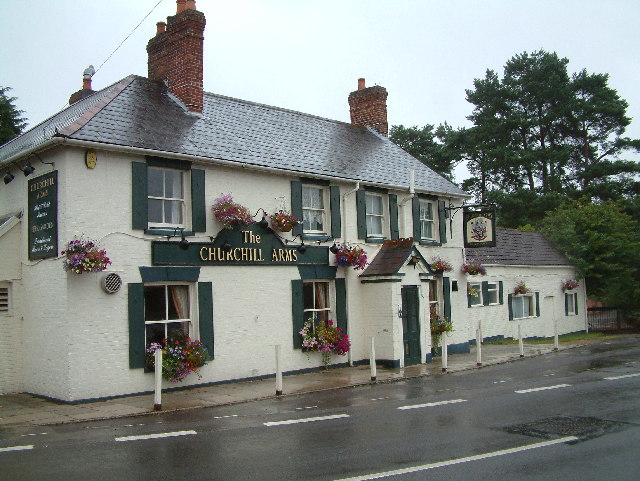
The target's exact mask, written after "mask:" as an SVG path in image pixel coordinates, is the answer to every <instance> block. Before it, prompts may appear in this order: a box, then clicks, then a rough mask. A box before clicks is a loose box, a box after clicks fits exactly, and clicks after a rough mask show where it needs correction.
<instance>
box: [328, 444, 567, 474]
mask: <svg viewBox="0 0 640 481" xmlns="http://www.w3.org/2000/svg"><path fill="white" fill-rule="evenodd" d="M577 440H578V438H577V437H575V436H567V437H564V438H560V439H553V440H551V441H543V442H541V443H535V444H526V445H524V446H517V447H515V448H509V449H502V450H500V451H493V452H490V453H485V454H476V455H475V456H467V457H465V458H456V459H450V460H448V461H440V462H439V463H430V464H422V465H420V466H414V467H413V468H403V469H395V470H393V471H384V472H381V473H373V474H367V475H364V476H354V477H351V478H342V479H336V480H334V481H369V480H371V479H382V478H389V477H391V476H398V475H400V474H409V473H417V472H419V471H427V470H429V469H435V468H444V467H447V466H454V465H456V464H463V463H469V462H471V461H481V460H483V459H489V458H495V457H498V456H505V455H507V454H516V453H521V452H523V451H529V450H531V449H538V448H544V447H547V446H553V445H556V444H563V443H568V442H571V441H577Z"/></svg>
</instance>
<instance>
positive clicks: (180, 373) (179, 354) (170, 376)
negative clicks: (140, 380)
mask: <svg viewBox="0 0 640 481" xmlns="http://www.w3.org/2000/svg"><path fill="white" fill-rule="evenodd" d="M158 349H159V350H161V351H162V377H163V378H165V379H166V380H168V381H171V382H181V381H183V380H184V379H185V378H186V377H187V376H188V375H189V374H191V373H192V372H194V373H196V375H197V376H198V378H200V377H201V376H200V372H199V371H198V369H200V368H201V367H202V366H204V365H205V364H206V363H207V362H208V361H209V353H208V352H207V348H206V347H204V345H203V344H202V341H199V340H195V341H192V340H191V338H189V337H185V336H177V337H174V338H172V339H169V340H167V339H163V340H162V343H157V342H152V343H151V344H149V346H148V347H147V350H146V363H147V367H148V368H149V369H151V370H153V369H155V365H154V364H155V352H156V351H157V350H158Z"/></svg>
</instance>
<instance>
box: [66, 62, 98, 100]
mask: <svg viewBox="0 0 640 481" xmlns="http://www.w3.org/2000/svg"><path fill="white" fill-rule="evenodd" d="M94 73H96V69H94V68H93V65H89V66H88V67H87V68H86V69H84V72H83V73H82V89H80V90H78V91H77V92H74V93H72V94H71V97H69V105H72V104H75V103H76V102H77V101H78V100H82V99H83V98H85V97H88V96H89V95H91V94H92V93H93V92H94V90H92V89H91V77H93V74H94Z"/></svg>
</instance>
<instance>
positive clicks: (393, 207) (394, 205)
mask: <svg viewBox="0 0 640 481" xmlns="http://www.w3.org/2000/svg"><path fill="white" fill-rule="evenodd" d="M389 227H390V233H391V238H392V239H399V238H400V228H399V227H398V196H397V195H396V194H389Z"/></svg>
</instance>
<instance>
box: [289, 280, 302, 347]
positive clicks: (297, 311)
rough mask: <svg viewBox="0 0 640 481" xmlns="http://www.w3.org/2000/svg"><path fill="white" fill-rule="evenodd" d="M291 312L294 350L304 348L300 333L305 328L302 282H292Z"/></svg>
mask: <svg viewBox="0 0 640 481" xmlns="http://www.w3.org/2000/svg"><path fill="white" fill-rule="evenodd" d="M291 312H292V315H293V348H294V349H301V348H302V336H301V335H300V331H301V330H302V328H303V327H304V297H303V292H302V280H300V279H294V280H292V281H291Z"/></svg>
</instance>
